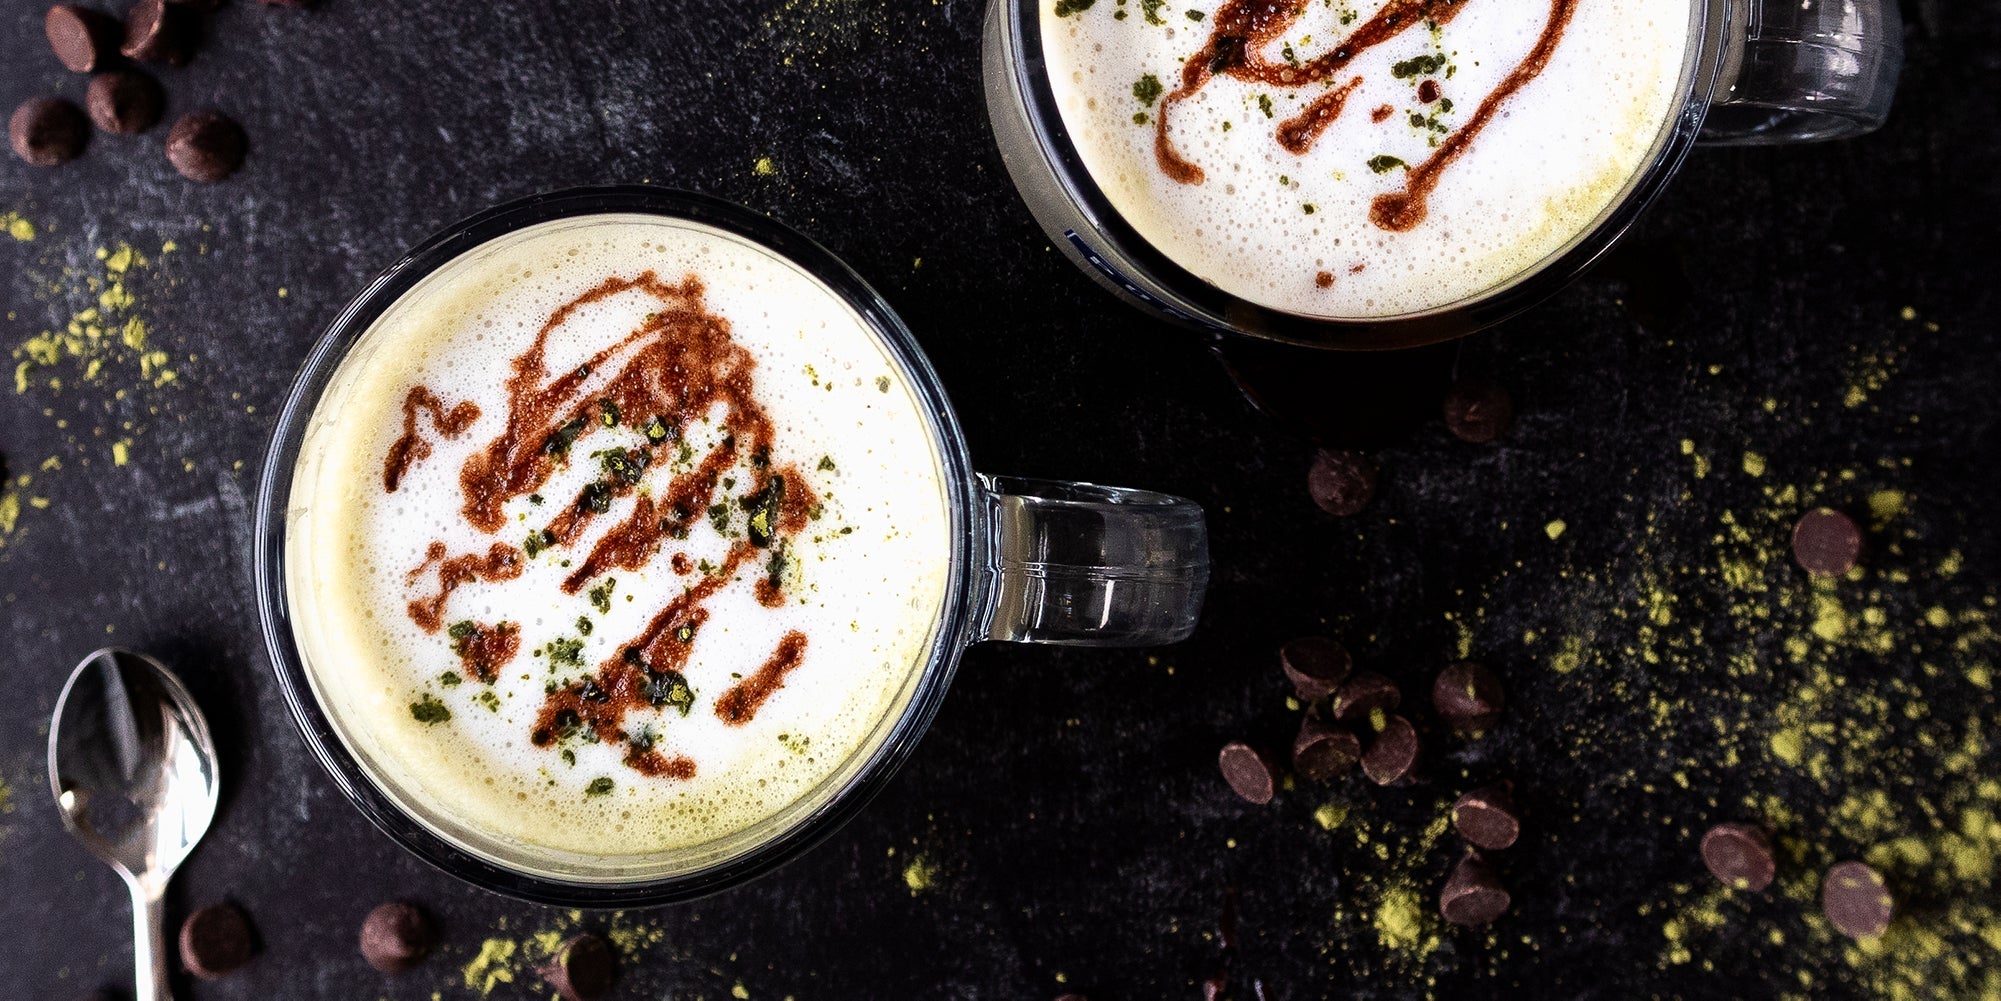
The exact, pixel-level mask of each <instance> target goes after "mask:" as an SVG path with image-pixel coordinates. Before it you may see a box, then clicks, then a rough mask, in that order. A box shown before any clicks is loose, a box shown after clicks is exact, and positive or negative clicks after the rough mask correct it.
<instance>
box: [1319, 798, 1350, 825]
mask: <svg viewBox="0 0 2001 1001" xmlns="http://www.w3.org/2000/svg"><path fill="white" fill-rule="evenodd" d="M1346 819H1348V807H1347V806H1346V805H1344V804H1340V803H1322V804H1320V805H1319V806H1318V807H1316V808H1314V811H1313V822H1314V823H1316V824H1319V825H1320V829H1321V830H1323V831H1331V830H1333V829H1335V828H1336V827H1339V826H1341V821H1343V820H1346Z"/></svg>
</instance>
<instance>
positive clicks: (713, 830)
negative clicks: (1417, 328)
mask: <svg viewBox="0 0 2001 1001" xmlns="http://www.w3.org/2000/svg"><path fill="white" fill-rule="evenodd" d="M941 476H942V473H941V465H940V460H939V456H938V453H937V448H936V444H935V437H934V435H933V434H932V431H931V427H930V425H929V423H928V420H927V418H926V416H925V413H924V411H923V410H922V408H921V406H920V404H919V402H918V400H917V398H916V397H915V396H914V395H913V394H912V392H911V389H910V387H908V386H906V385H905V384H904V383H903V379H902V377H901V374H900V369H899V368H898V367H897V366H896V365H895V363H894V362H893V361H892V360H891V356H890V355H889V354H887V353H886V351H885V349H884V347H883V346H882V344H881V343H880V342H879V340H878V339H877V336H876V333H875V331H874V329H873V328H872V327H871V326H870V325H869V324H868V323H867V322H866V321H865V320H864V318H863V317H861V316H860V315H859V314H857V313H856V312H855V310H854V309H853V308H852V307H850V306H849V305H848V304H847V303H846V301H845V300H843V299H842V298H841V297H840V296H838V295H836V294H835V293H834V292H833V291H831V290H830V289H828V288H827V287H826V286H825V285H824V284H823V283H821V282H820V281H819V280H817V279H816V278H814V277H813V276H811V275H810V274H808V273H806V272H805V271H803V270H802V269H800V268H798V267H797V266H796V265H794V264H792V263H791V262H789V261H787V260H785V259H783V258H780V257H778V256H776V255H773V254H771V253H770V252H769V251H767V250H765V249H763V248H762V247H759V246H757V245H755V244H753V243H750V242H748V241H745V240H743V239H741V238H738V237H735V236H733V235H729V234H726V233H723V232H721V231H718V230H715V229H712V228H709V227H706V226H703V225H701V224H698V223H693V222H688V221H683V220H675V219H669V218H663V217H658V216H647V215H600V216H586V217H579V218H573V219H566V220H562V221H558V222H551V223H545V224H542V225H539V226H535V227H531V228H528V229H525V230H522V231H520V232H518V233H514V234H510V235H508V236H505V237H502V238H500V239H497V240H494V241H492V242H490V243H488V244H485V245H483V246H481V247H479V248H477V249H475V250H473V251H470V252H468V253H466V254H464V255H461V256H460V257H458V258H456V259H454V260H453V261H451V262H449V263H447V264H446V265H444V266H443V267H441V268H440V269H439V270H437V271H436V272H434V273H433V274H431V275H429V276H427V277H426V278H425V279H424V280H423V281H422V282H420V283H419V284H418V285H417V286H416V287H414V288H413V289H412V290H411V291H410V292H408V293H407V294H405V295H404V296H403V297H402V299H400V300H399V301H398V302H397V303H396V304H395V305H393V306H392V307H390V308H389V309H388V310H387V311H386V312H384V313H383V315H382V316H381V317H380V318H379V319H377V320H376V321H375V322H374V323H373V324H372V325H371V326H370V327H369V329H368V330H367V332H366V333H365V334H364V335H363V336H362V338H361V339H360V341H359V342H358V343H357V344H356V346H355V347H354V349H353V350H352V351H351V352H350V353H349V355H348V356H347V358H346V359H345V360H344V361H343V362H342V364H341V366H340V368H339V370H338V371H337V372H336V374H335V376H334V378H333V380H332V382H331V384H330V385H329V388H328V389H327V391H326V393H325V394H324V395H323V397H322V398H321V400H320V402H319V404H318V407H317V409H316V410H315V412H314V415H313V418H312V421H311V424H310V426H309V429H308V431H307V433H306V436H305V439H304V444H303V447H302V449H301V452H300V458H299V461H298V465H297V467H296V470H295V479H294V483H293V487H292V494H291V497H290V502H289V505H288V518H289V520H290V530H289V531H288V533H287V549H286V557H287V581H286V586H287V589H288V592H289V595H290V598H291V606H292V610H293V615H294V632H295V635H296V638H297V641H298V644H299V647H300V650H301V653H302V655H303V659H304V661H305V664H306V667H307V672H308V676H309V678H310V680H311V683H312V686H313V689H314V692H315V694H316V695H317V697H318V698H319V700H320V701H321V703H322V705H323V706H324V707H325V708H326V710H327V713H328V715H329V717H330V718H331V719H332V720H333V723H334V726H335V729H336V730H337V731H338V733H339V735H340V738H341V739H342V741H343V742H344V743H345V744H346V745H347V746H348V748H349V750H350V751H351V752H353V753H354V755H355V757H356V758H357V759H358V760H359V761H360V762H361V763H362V765H363V767H364V768H366V769H368V770H369V771H370V772H371V773H372V774H373V775H374V776H375V778H376V779H377V780H378V782H379V783H380V784H381V785H383V787H384V788H385V791H388V792H389V793H390V794H391V795H392V796H394V797H396V798H397V799H399V800H401V801H403V802H404V803H405V804H406V805H408V806H410V807H411V808H412V812H413V814H415V815H417V816H419V817H420V818H424V819H425V821H426V823H427V824H430V825H431V826H433V827H435V828H439V829H440V833H444V834H446V835H447V836H448V837H453V838H454V840H458V841H461V842H464V841H466V840H467V838H465V837H460V836H457V835H463V834H465V833H466V832H472V833H474V834H477V835H478V836H479V837H480V838H483V839H492V840H493V841H497V842H499V843H501V844H519V845H525V846H529V847H532V848H542V849H550V850H554V851H557V852H563V853H575V854H579V855H587V856H645V855H649V854H656V853H660V852H667V851H672V850H674V849H677V848H682V847H686V846H692V845H698V844H702V843H706V842H713V841H715V840H717V839H721V838H725V837H728V836H730V835H732V834H736V833H739V832H742V831H745V830H747V829H749V828H752V827H754V826H756V825H758V824H759V823H760V822H762V821H765V820H766V819H768V818H770V817H772V816H774V815H775V814H778V813H780V812H781V811H784V810H785V809H786V808H787V807H788V806H790V805H792V804H794V803H795V802H797V801H799V800H801V798H802V797H807V796H809V795H811V794H812V793H813V792H814V791H815V790H816V789H819V788H821V787H822V786H823V785H825V784H827V783H829V782H831V781H834V780H835V779H836V778H837V777H838V776H840V775H842V774H846V773H848V772H851V771H852V767H851V766H852V763H853V762H854V761H855V760H858V759H859V758H861V757H865V756H866V754H867V753H868V752H869V751H871V750H872V749H873V748H872V746H870V745H872V744H873V743H874V742H876V741H879V740H880V739H881V737H882V735H883V734H884V733H885V732H886V730H887V728H886V727H884V726H881V725H880V724H882V723H883V721H884V720H886V719H890V718H893V717H895V716H896V715H898V714H899V713H900V712H901V711H902V709H903V707H904V704H905V702H907V700H908V698H909V697H910V694H911V692H912V690H913V687H914V686H913V681H914V679H915V677H916V676H917V674H918V673H919V672H920V671H921V670H922V668H923V665H924V664H925V663H926V662H927V659H928V657H929V654H930V650H931V646H932V643H933V641H934V631H935V628H936V625H937V623H938V621H939V618H940V615H941V612H942V607H943V604H944V601H945V590H946V582H947V578H948V574H949V569H950V567H949V562H950V554H951V551H952V549H951V545H950V541H949V538H948V525H949V523H950V518H949V513H948V510H947V507H946V499H945V492H944V488H943V485H942V481H941Z"/></svg>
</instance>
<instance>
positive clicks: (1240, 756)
mask: <svg viewBox="0 0 2001 1001" xmlns="http://www.w3.org/2000/svg"><path fill="white" fill-rule="evenodd" d="M1216 767H1218V768H1220V769H1222V771H1223V781H1225V782H1228V783H1229V784H1230V789H1231V790H1233V791H1234V792H1236V794H1237V795H1238V796H1241V797H1243V798H1244V800H1245V801H1246V802H1250V803H1256V804H1259V805H1260V806H1262V805H1264V804H1266V803H1269V802H1271V795H1272V777H1271V772H1272V769H1271V764H1270V763H1269V762H1267V761H1265V759H1264V755H1262V754H1259V753H1258V752H1257V749H1256V748H1253V747H1252V746H1251V745H1249V744H1246V743H1243V742H1241V741H1233V742H1231V743H1228V744H1224V745H1223V750H1222V751H1221V752H1220V753H1219V754H1217V755H1216Z"/></svg>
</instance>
